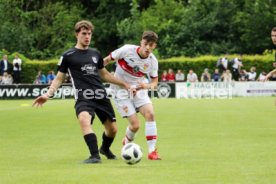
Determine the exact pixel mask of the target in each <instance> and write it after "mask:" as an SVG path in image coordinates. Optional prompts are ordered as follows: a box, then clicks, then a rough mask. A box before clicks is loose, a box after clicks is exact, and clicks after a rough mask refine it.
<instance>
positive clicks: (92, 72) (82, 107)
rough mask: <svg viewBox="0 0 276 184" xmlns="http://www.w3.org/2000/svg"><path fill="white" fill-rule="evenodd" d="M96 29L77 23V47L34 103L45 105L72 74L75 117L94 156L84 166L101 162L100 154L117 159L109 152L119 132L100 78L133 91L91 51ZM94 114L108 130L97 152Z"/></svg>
mask: <svg viewBox="0 0 276 184" xmlns="http://www.w3.org/2000/svg"><path fill="white" fill-rule="evenodd" d="M93 29H94V26H93V24H92V23H91V22H89V21H85V20H82V21H80V22H77V23H76V25H75V35H76V38H77V44H76V45H75V47H74V48H71V49H69V50H68V51H66V52H65V53H64V54H63V55H62V57H61V58H60V61H59V63H58V73H57V76H56V78H55V79H54V81H53V82H52V84H51V86H50V87H49V89H48V92H47V93H46V94H44V95H42V96H39V97H38V98H36V99H35V101H34V102H33V106H35V107H40V106H42V104H44V103H45V102H46V101H47V100H48V99H49V98H50V97H51V96H53V94H54V92H55V91H56V90H57V89H58V87H59V86H60V85H61V84H62V81H63V79H64V77H65V74H66V72H68V73H69V75H70V76H71V79H72V85H73V87H74V89H75V99H76V103H75V110H76V115H77V118H78V120H79V123H80V128H81V130H82V133H83V136H84V140H85V142H86V144H87V146H88V148H89V151H90V154H91V155H90V157H89V158H88V159H86V160H85V161H84V163H100V162H101V158H100V156H99V152H100V153H101V154H103V155H105V156H106V157H107V159H116V156H115V155H114V154H113V153H112V152H111V151H110V146H111V144H112V142H113V140H114V138H115V135H116V133H117V125H116V123H115V122H116V118H115V113H114V110H113V107H112V105H111V103H110V100H109V99H108V98H107V94H106V91H105V88H104V86H103V84H102V82H101V79H103V80H105V81H107V82H110V83H114V84H117V85H120V86H122V87H123V88H125V89H130V85H129V84H126V83H125V82H123V81H121V80H119V79H117V78H115V77H114V76H113V75H112V74H110V73H109V72H108V71H107V70H106V69H105V67H104V65H103V58H102V56H101V55H100V53H99V52H98V51H96V50H94V49H91V48H89V45H90V41H91V37H92V33H93ZM95 114H96V115H97V116H98V117H99V119H100V121H101V122H102V124H103V125H104V128H105V131H104V132H103V135H102V145H101V147H100V149H98V143H97V137H96V134H95V133H94V131H93V130H92V126H91V125H92V123H93V119H94V117H95Z"/></svg>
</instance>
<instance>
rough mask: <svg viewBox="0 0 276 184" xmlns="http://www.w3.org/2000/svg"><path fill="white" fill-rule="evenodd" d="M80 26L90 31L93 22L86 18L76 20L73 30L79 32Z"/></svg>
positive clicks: (92, 28)
mask: <svg viewBox="0 0 276 184" xmlns="http://www.w3.org/2000/svg"><path fill="white" fill-rule="evenodd" d="M81 28H84V29H87V30H91V31H93V30H94V26H93V24H92V23H91V22H90V21H88V20H81V21H79V22H77V23H76V25H75V32H76V33H78V32H80V30H81Z"/></svg>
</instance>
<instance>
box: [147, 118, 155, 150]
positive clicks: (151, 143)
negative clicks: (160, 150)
mask: <svg viewBox="0 0 276 184" xmlns="http://www.w3.org/2000/svg"><path fill="white" fill-rule="evenodd" d="M145 135H146V139H147V144H148V150H149V153H151V152H153V151H154V150H155V145H156V141H157V128H156V122H155V121H151V122H146V126H145Z"/></svg>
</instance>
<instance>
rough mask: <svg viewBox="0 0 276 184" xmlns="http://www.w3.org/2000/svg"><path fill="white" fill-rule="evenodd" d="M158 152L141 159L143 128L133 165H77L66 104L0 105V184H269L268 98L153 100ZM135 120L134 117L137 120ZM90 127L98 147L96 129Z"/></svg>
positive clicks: (121, 122) (273, 114)
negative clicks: (157, 156)
mask: <svg viewBox="0 0 276 184" xmlns="http://www.w3.org/2000/svg"><path fill="white" fill-rule="evenodd" d="M153 102H154V106H155V113H156V120H157V126H158V138H159V139H158V148H159V149H158V150H159V153H160V155H161V157H162V158H163V160H162V161H148V160H147V159H146V150H147V147H146V141H145V138H144V123H143V127H142V128H141V130H140V132H139V133H138V135H137V139H136V143H138V144H139V145H141V147H142V148H143V150H144V156H143V159H142V161H141V162H140V163H139V164H137V165H133V166H129V165H127V164H125V163H124V162H123V161H122V160H121V159H119V160H116V161H110V160H106V159H105V158H103V163H102V164H97V165H84V164H81V161H82V160H83V159H85V158H86V157H88V151H87V148H86V145H85V143H84V141H83V138H82V135H81V131H80V128H79V125H78V122H77V119H76V117H75V112H74V109H73V105H74V100H51V101H49V102H47V104H45V106H44V107H43V108H41V109H35V108H31V106H30V105H31V103H32V101H30V100H11V101H6V100H1V101H0V119H1V122H0V184H15V183H20V184H24V183H26V184H30V183H34V184H44V183H45V184H46V183H47V184H48V183H49V184H60V183H62V184H64V183H65V184H67V183H69V184H71V183H72V184H76V183H77V184H82V183H84V184H87V183H99V184H108V183H112V184H138V183H139V184H147V183H150V184H166V183H168V184H176V183H177V184H178V183H179V184H186V183H187V184H245V183H246V184H274V183H275V181H276V169H275V168H276V128H275V127H276V126H275V125H276V124H275V123H276V121H275V119H276V107H275V106H273V102H274V98H270V97H264V98H234V99H231V100H185V99H181V100H177V99H155V100H154V101H153ZM117 117H118V126H119V132H118V136H117V138H116V139H115V141H114V144H113V146H112V150H113V151H114V152H115V153H116V154H117V155H118V156H119V153H120V149H121V139H122V137H123V135H124V133H125V127H126V125H127V123H126V120H125V119H122V118H120V117H119V116H118V115H117ZM141 120H142V118H141ZM94 129H95V131H96V133H97V135H98V139H99V142H100V140H101V134H102V130H103V127H102V126H101V124H100V122H99V120H98V119H96V121H95V122H94Z"/></svg>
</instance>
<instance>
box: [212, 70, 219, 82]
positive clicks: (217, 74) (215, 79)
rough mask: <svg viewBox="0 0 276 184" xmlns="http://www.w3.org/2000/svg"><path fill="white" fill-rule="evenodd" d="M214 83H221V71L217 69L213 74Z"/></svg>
mask: <svg viewBox="0 0 276 184" xmlns="http://www.w3.org/2000/svg"><path fill="white" fill-rule="evenodd" d="M212 81H213V82H219V81H220V73H219V69H217V68H216V69H215V72H214V73H213V74H212Z"/></svg>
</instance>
